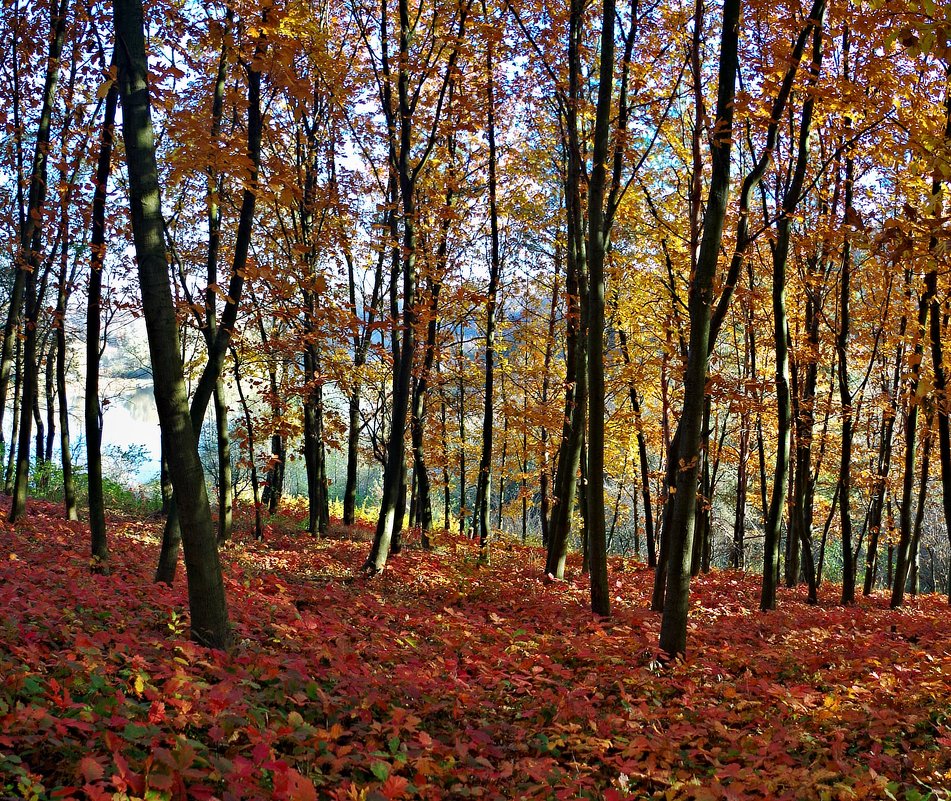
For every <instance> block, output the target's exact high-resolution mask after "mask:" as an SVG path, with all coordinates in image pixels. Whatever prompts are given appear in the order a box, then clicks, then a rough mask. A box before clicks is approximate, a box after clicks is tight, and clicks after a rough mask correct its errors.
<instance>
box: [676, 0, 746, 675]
mask: <svg viewBox="0 0 951 801" xmlns="http://www.w3.org/2000/svg"><path fill="white" fill-rule="evenodd" d="M740 8H741V0H725V1H724V3H723V24H722V29H721V31H722V32H721V39H720V58H719V69H718V86H719V88H718V92H717V106H716V117H715V120H716V122H715V125H714V128H713V130H714V131H716V132H717V133H716V136H715V138H714V141H713V144H712V146H711V150H712V152H713V166H712V172H711V177H710V189H709V195H708V197H707V206H706V214H705V215H704V219H703V234H702V238H701V242H700V251H699V254H698V256H697V269H696V271H695V272H694V275H693V277H692V279H691V282H690V296H689V301H688V308H689V312H690V344H689V349H688V356H687V369H686V372H685V374H684V407H683V411H682V413H681V418H680V424H679V425H678V433H681V432H682V433H681V436H680V437H677V439H679V440H680V441H679V443H678V451H677V457H678V458H677V459H676V460H675V461H676V464H677V467H678V472H677V482H676V488H677V491H676V494H675V497H674V501H673V506H672V509H671V515H672V518H673V519H672V521H671V527H670V537H669V539H670V550H669V558H668V570H667V581H666V592H665V593H664V614H663V618H662V621H661V632H660V647H661V649H662V650H663V651H665V652H666V653H667V654H669V655H670V656H671V657H674V656H678V655H682V654H684V653H685V652H686V650H687V612H688V608H689V604H690V553H691V548H692V545H693V527H694V521H695V517H696V504H697V470H698V467H699V460H700V453H699V447H700V428H701V424H702V421H703V399H704V393H705V387H706V380H707V365H708V361H709V343H710V321H711V317H710V312H711V306H712V303H713V283H714V278H715V275H716V268H717V259H718V255H719V251H720V242H721V240H722V238H723V224H724V221H725V219H726V209H727V202H728V198H729V192H730V160H731V150H732V136H733V134H732V132H733V98H734V96H735V93H736V74H737V70H738V66H739V64H738V57H737V52H738V46H739V20H740Z"/></svg>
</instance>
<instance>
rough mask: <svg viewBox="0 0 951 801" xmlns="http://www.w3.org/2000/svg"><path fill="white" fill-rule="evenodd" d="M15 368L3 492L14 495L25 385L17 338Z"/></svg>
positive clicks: (21, 352) (21, 350) (21, 356)
mask: <svg viewBox="0 0 951 801" xmlns="http://www.w3.org/2000/svg"><path fill="white" fill-rule="evenodd" d="M13 354H14V356H13V367H14V368H15V373H16V380H15V381H14V382H13V425H12V427H11V429H10V430H11V432H12V433H11V436H10V451H9V453H8V454H7V465H6V470H5V472H4V477H3V492H4V494H6V495H12V494H13V473H14V468H15V467H16V455H17V449H16V432H17V431H19V430H20V388H21V386H22V384H23V343H22V342H21V341H20V339H19V338H17V341H16V342H15V343H14V350H13Z"/></svg>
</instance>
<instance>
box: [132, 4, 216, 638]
mask: <svg viewBox="0 0 951 801" xmlns="http://www.w3.org/2000/svg"><path fill="white" fill-rule="evenodd" d="M113 9H114V23H115V33H116V41H117V42H120V43H122V46H121V47H119V48H117V52H116V63H117V67H118V83H119V88H120V94H121V98H122V130H123V140H124V142H125V150H126V162H127V166H128V171H129V196H130V206H131V211H132V232H133V240H134V244H135V252H136V260H137V262H138V268H139V283H140V288H141V292H142V307H143V311H144V315H145V323H146V330H147V333H148V340H149V351H150V354H151V358H152V374H153V382H154V388H155V402H156V406H157V407H158V413H159V421H160V423H161V426H162V430H163V436H164V437H165V439H166V442H174V443H175V447H174V448H171V449H169V450H168V452H167V453H168V461H169V472H170V474H171V478H172V484H173V486H174V488H175V506H176V509H177V512H178V514H179V515H180V516H181V522H182V526H181V530H182V532H183V544H184V550H185V567H186V571H187V574H188V600H189V608H190V611H191V631H192V637H193V638H194V639H195V640H196V641H198V642H199V643H201V644H203V645H206V646H209V647H212V648H227V647H228V646H229V645H230V644H231V641H232V634H231V630H230V626H229V624H228V612H227V606H226V602H225V593H224V583H223V581H222V576H221V565H220V562H219V560H218V551H217V547H216V543H215V531H214V527H213V524H212V519H211V510H210V508H209V506H208V495H207V492H206V490H205V481H204V475H203V468H202V464H201V460H200V458H199V456H198V438H197V436H196V434H195V430H194V426H193V424H192V419H191V416H190V414H189V407H188V396H187V394H186V390H185V379H184V372H183V367H182V360H181V356H180V348H179V342H178V322H177V320H176V317H175V307H174V304H173V301H172V292H171V286H170V283H169V276H168V262H167V260H166V253H165V244H164V224H163V221H162V213H161V209H162V203H161V197H160V190H159V177H158V165H157V163H156V158H155V139H154V133H153V128H152V120H151V111H150V102H149V89H148V81H147V76H148V64H147V60H146V55H145V36H144V19H143V12H142V3H141V0H114V3H113Z"/></svg>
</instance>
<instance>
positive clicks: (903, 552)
mask: <svg viewBox="0 0 951 801" xmlns="http://www.w3.org/2000/svg"><path fill="white" fill-rule="evenodd" d="M930 303H931V298H930V297H929V296H928V294H927V288H926V290H925V295H924V296H923V297H921V298H920V299H919V301H918V321H917V328H916V329H915V332H914V343H915V344H914V348H913V352H912V357H911V360H910V362H911V381H910V382H909V384H910V386H909V390H908V410H907V412H906V413H905V463H904V470H905V472H904V475H903V477H902V494H901V507H900V509H899V528H898V548H897V553H896V555H895V556H896V561H895V575H894V578H893V581H892V582H890V583H891V585H892V596H891V607H892V609H896V608H898V607H899V606H901V605H902V602H903V601H904V596H905V581H906V580H907V578H908V569H909V559H908V555H909V552H910V548H911V539H912V527H913V519H912V513H913V508H912V505H913V503H914V499H913V495H914V483H915V451H916V449H917V444H918V437H917V434H918V432H917V427H918V412H919V409H920V408H921V400H922V399H921V398H920V397H919V396H918V386H919V383H920V380H921V359H922V356H923V355H924V345H923V342H922V334H923V330H924V326H925V323H926V321H927V315H928V306H929V305H930ZM889 572H891V570H889Z"/></svg>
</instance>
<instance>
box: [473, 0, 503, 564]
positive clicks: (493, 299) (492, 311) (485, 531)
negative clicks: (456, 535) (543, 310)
mask: <svg viewBox="0 0 951 801" xmlns="http://www.w3.org/2000/svg"><path fill="white" fill-rule="evenodd" d="M485 9H486V5H485V2H483V4H482V13H483V14H485ZM493 55H494V54H493V46H492V39H491V37H489V38H488V40H487V43H486V56H485V69H486V115H487V116H486V131H487V134H488V138H489V229H490V234H491V240H492V242H491V251H490V262H489V290H488V296H487V298H486V309H485V399H484V403H483V408H482V455H481V457H480V459H479V474H478V476H477V484H476V510H475V512H476V515H477V520H478V529H479V562H480V563H481V564H488V562H489V534H490V531H491V529H490V521H489V510H490V508H491V497H492V440H493V426H494V424H495V420H494V403H495V395H494V390H495V315H496V307H497V304H498V292H499V281H500V278H501V270H502V261H501V254H500V252H499V215H498V204H497V199H496V166H497V163H498V155H497V153H496V147H495V75H494V71H495V64H494V58H493ZM499 502H500V503H501V498H500V500H499Z"/></svg>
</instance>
